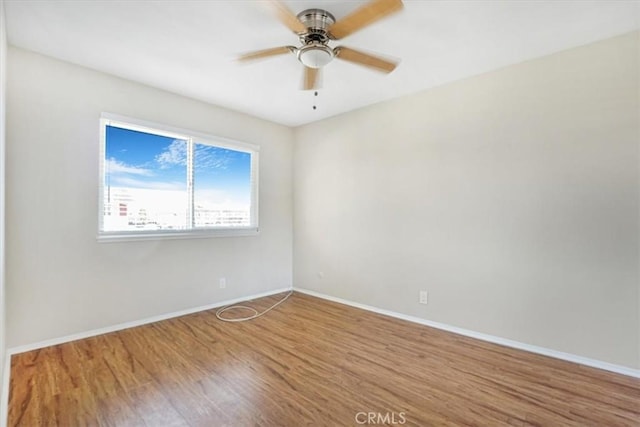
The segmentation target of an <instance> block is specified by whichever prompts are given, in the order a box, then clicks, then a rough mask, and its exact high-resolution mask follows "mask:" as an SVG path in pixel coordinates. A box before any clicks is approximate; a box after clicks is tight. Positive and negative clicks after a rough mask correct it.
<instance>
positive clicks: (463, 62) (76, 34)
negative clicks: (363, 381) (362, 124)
mask: <svg viewBox="0 0 640 427" xmlns="http://www.w3.org/2000/svg"><path fill="white" fill-rule="evenodd" d="M285 3H286V4H287V5H288V6H289V8H290V9H291V10H292V11H293V12H294V13H298V12H300V11H302V10H304V9H308V8H312V7H320V8H324V9H326V10H328V11H330V12H331V13H332V14H333V15H334V16H335V17H336V19H340V18H341V17H344V16H345V15H346V14H348V13H349V12H351V11H352V10H354V9H356V8H357V7H359V6H360V5H362V4H364V3H366V1H326V0H314V1H306V0H304V1H303V0H291V1H286V2H285ZM5 9H6V21H7V32H8V40H9V43H10V44H12V45H14V46H18V47H22V48H25V49H29V50H32V51H36V52H40V53H43V54H46V55H50V56H53V57H56V58H60V59H63V60H65V61H69V62H72V63H75V64H79V65H83V66H86V67H89V68H93V69H96V70H100V71H104V72H106V73H110V74H114V75H116V76H120V77H123V78H126V79H130V80H134V81H137V82H141V83H144V84H147V85H150V86H154V87H157V88H161V89H165V90H168V91H171V92H174V93H178V94H182V95H186V96H189V97H192V98H196V99H200V100H202V101H206V102H209V103H211V104H215V105H219V106H223V107H226V108H231V109H234V110H237V111H241V112H244V113H248V114H251V115H254V116H257V117H261V118H264V119H267V120H270V121H273V122H277V123H282V124H284V125H288V126H297V125H301V124H304V123H309V122H313V121H316V120H319V119H322V118H325V117H329V116H333V115H336V114H340V113H343V112H346V111H350V110H354V109H356V108H360V107H363V106H365V105H369V104H373V103H376V102H380V101H383V100H386V99H391V98H395V97H398V96H401V95H405V94H409V93H413V92H417V91H420V90H423V89H427V88H430V87H434V86H438V85H442V84H444V83H447V82H451V81H454V80H459V79H462V78H466V77H469V76H473V75H477V74H480V73H483V72H486V71H490V70H494V69H497V68H501V67H504V66H506V65H510V64H514V63H518V62H522V61H525V60H528V59H532V58H536V57H540V56H544V55H548V54H551V53H553V52H557V51H560V50H564V49H568V48H571V47H575V46H580V45H584V44H587V43H591V42H593V41H596V40H601V39H605V38H608V37H612V36H615V35H618V34H623V33H626V32H630V31H633V30H637V29H639V28H640V2H639V1H611V0H606V1H580V0H568V1H562V0H552V1H545V0H535V1H525V0H510V1H508V0H502V1H480V0H472V1H426V0H424V1H421V0H405V8H404V10H403V11H402V12H400V13H398V14H395V15H393V16H391V17H389V18H387V19H385V20H383V21H380V22H377V23H375V24H373V25H371V26H369V27H367V28H365V29H363V30H362V31H360V32H358V33H356V34H353V35H351V36H348V37H346V38H345V39H344V40H341V41H340V42H332V46H336V45H345V46H349V47H352V48H357V49H361V50H364V51H369V52H374V53H379V54H383V55H387V56H391V57H395V58H399V59H401V60H402V62H401V63H400V66H399V67H398V68H397V69H396V70H395V71H394V72H393V73H391V74H389V75H384V74H380V73H377V72H375V71H370V70H369V69H366V68H363V67H360V66H357V65H353V64H350V63H345V62H342V61H338V60H336V61H333V62H332V63H330V64H329V65H327V66H326V67H325V69H324V70H323V88H322V89H321V90H320V91H319V94H318V96H317V98H316V97H314V94H313V92H311V91H301V90H299V87H300V84H301V79H302V65H301V64H299V63H298V62H297V60H296V59H295V56H294V55H285V56H280V57H275V58H272V59H268V60H264V61H260V62H257V63H251V64H248V65H247V64H239V63H238V62H236V61H235V60H234V58H235V57H236V56H237V55H238V54H239V53H244V52H247V51H251V50H257V49H264V48H268V47H274V46H282V45H294V44H297V37H296V36H295V35H294V34H293V33H291V32H290V31H289V30H288V29H287V28H286V27H284V26H283V25H282V24H281V23H280V22H279V21H278V20H277V19H275V17H274V16H273V15H272V13H271V11H270V9H268V8H267V7H266V5H265V4H264V2H261V1H239V0H231V1H222V0H210V1H202V0H200V1H178V0H175V1H149V0H146V1H143V0H139V1H132V0H129V1H115V0H105V1H103V0H84V1H77V0H71V1H62V0H55V1H54V0H50V1H43V0H39V1H29V0H19V1H18V0H8V1H5ZM314 104H316V105H317V109H316V110H313V109H312V106H313V105H314Z"/></svg>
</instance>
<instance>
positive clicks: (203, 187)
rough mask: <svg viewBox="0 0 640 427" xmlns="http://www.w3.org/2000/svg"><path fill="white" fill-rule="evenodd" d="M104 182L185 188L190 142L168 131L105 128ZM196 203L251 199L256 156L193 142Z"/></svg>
mask: <svg viewBox="0 0 640 427" xmlns="http://www.w3.org/2000/svg"><path fill="white" fill-rule="evenodd" d="M106 136H107V138H106V162H105V184H106V185H111V186H114V187H128V188H146V189H157V190H182V191H184V190H186V189H187V184H186V162H187V142H186V141H183V140H176V139H173V138H168V137H164V136H158V135H152V134H148V133H144V132H137V131H133V130H128V129H122V128H118V127H114V126H107V128H106ZM194 146H195V149H194V151H195V153H194V188H195V196H194V197H195V202H196V205H197V204H198V203H201V202H206V201H208V202H210V203H222V202H225V201H229V202H232V203H246V204H248V203H249V201H250V200H249V199H250V190H251V183H250V171H251V155H250V154H249V153H245V152H241V151H234V150H228V149H225V148H219V147H213V146H209V145H204V144H198V143H197V140H196V143H195V144H194Z"/></svg>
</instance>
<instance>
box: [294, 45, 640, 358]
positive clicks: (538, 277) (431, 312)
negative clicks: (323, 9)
mask: <svg viewBox="0 0 640 427" xmlns="http://www.w3.org/2000/svg"><path fill="white" fill-rule="evenodd" d="M638 38H639V36H638V33H634V34H630V35H625V36H621V37H617V38H614V39H610V40H606V41H603V42H599V43H596V44H593V45H589V46H585V47H581V48H577V49H572V50H569V51H565V52H561V53H558V54H555V55H552V56H549V57H545V58H541V59H538V60H534V61H529V62H526V63H522V64H519V65H515V66H511V67H508V68H504V69H502V70H498V71H495V72H491V73H487V74H484V75H481V76H477V77H474V78H470V79H467V80H464V81H460V82H456V83H453V84H449V85H446V86H443V87H439V88H436V89H432V90H429V91H426V92H422V93H419V94H416V95H412V96H408V97H404V98H401V99H397V100H394V101H391V102H386V103H383V104H379V105H376V106H372V107H369V108H366V109H363V110H359V111H355V112H352V113H348V114H344V115H340V116H337V117H334V118H331V119H327V120H325V121H322V122H319V123H314V124H310V125H307V126H303V127H300V128H298V129H297V130H296V134H295V136H296V144H295V147H294V230H295V231H294V284H295V286H298V287H302V288H307V289H311V290H314V291H317V292H321V293H325V294H329V295H332V296H336V297H340V298H344V299H348V300H352V301H355V302H359V303H363V304H368V305H372V306H376V307H380V308H384V309H388V310H393V311H396V312H400V313H404V314H409V315H413V316H419V317H422V318H425V319H429V320H433V321H437V322H442V323H446V324H449V325H453V326H458V327H462V328H466V329H470V330H473V331H477V332H482V333H487V334H492V335H496V336H499V337H503V338H507V339H512V340H516V341H520V342H524V343H528V344H532V345H537V346H541V347H546V348H550V349H554V350H557V351H563V352H568V353H573V354H576V355H581V356H584V357H588V358H593V359H598V360H601V361H606V362H610V363H615V364H620V365H624V366H628V367H632V368H639V367H640V344H639V342H640V321H639V313H640V309H639V305H640V298H639V281H638V279H639V277H638V267H639V251H638V243H639V227H638V219H639V215H638V208H639V204H638V202H639V180H638V172H639V163H638V144H639V132H640V123H639V120H640V119H639V117H640V116H639V98H640V96H639V88H638V82H639V80H640V77H639V69H638V62H639V52H640V44H639V40H638ZM372 90H375V88H372ZM421 289H424V290H428V292H429V304H428V305H426V306H425V305H420V304H418V292H419V290H421Z"/></svg>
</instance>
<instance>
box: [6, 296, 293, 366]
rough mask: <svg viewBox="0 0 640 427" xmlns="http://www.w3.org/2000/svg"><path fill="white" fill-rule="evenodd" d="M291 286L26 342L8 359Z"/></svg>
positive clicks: (10, 352) (252, 297)
mask: <svg viewBox="0 0 640 427" xmlns="http://www.w3.org/2000/svg"><path fill="white" fill-rule="evenodd" d="M290 290H291V288H290V287H289V288H280V289H275V290H271V291H266V292H261V293H259V294H254V295H248V296H244V297H240V298H234V299H232V300H227V301H221V302H214V303H212V304H207V305H202V306H199V307H193V308H187V309H185V310H180V311H174V312H171V313H165V314H160V315H158V316H152V317H147V318H146V319H141V320H133V321H131V322H124V323H119V324H117V325H113V326H107V327H105V328H99V329H92V330H90V331H85V332H79V333H77V334H71V335H66V336H63V337H59V338H52V339H48V340H44V341H40V342H35V343H32V344H25V345H21V346H17V347H12V348H9V349H7V359H10V358H11V356H12V355H14V354H18V353H24V352H27V351H32V350H37V349H40V348H44V347H50V346H52V345H58V344H64V343H66V342H70V341H76V340H81V339H84V338H89V337H95V336H96V335H103V334H108V333H110V332H116V331H121V330H123V329H129V328H134V327H136V326H141V325H146V324H147V323H154V322H159V321H161V320H166V319H171V318H173V317H180V316H185V315H187V314H192V313H197V312H199V311H205V310H211V309H212V308H219V307H224V306H225V305H231V304H236V303H239V302H242V301H247V300H252V299H256V298H262V297H268V296H270V295H274V294H279V293H281V292H287V291H290Z"/></svg>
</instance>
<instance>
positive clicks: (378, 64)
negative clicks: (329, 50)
mask: <svg viewBox="0 0 640 427" xmlns="http://www.w3.org/2000/svg"><path fill="white" fill-rule="evenodd" d="M333 51H334V52H335V55H336V58H338V59H342V60H344V61H349V62H353V63H356V64H359V65H364V66H365V67H369V68H374V69H376V70H378V71H382V72H383V73H390V72H392V71H393V70H395V69H396V67H397V66H398V62H392V61H389V60H386V59H382V58H379V57H377V56H373V55H369V54H368V53H364V52H360V51H358V50H353V49H349V48H348V47H344V46H338V47H336V48H335V49H333Z"/></svg>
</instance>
